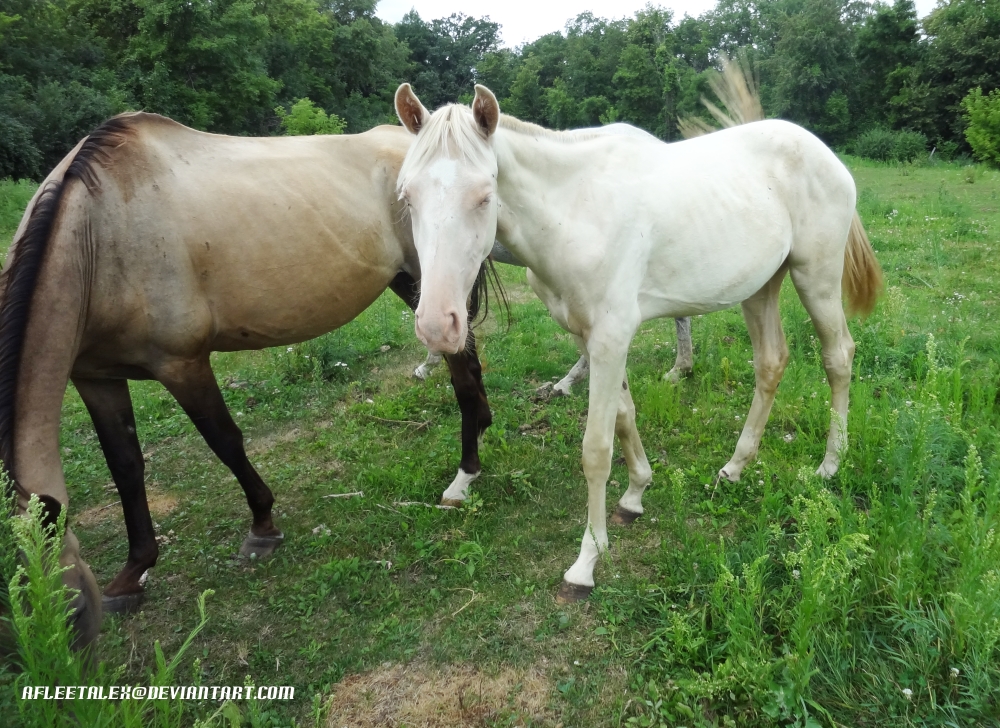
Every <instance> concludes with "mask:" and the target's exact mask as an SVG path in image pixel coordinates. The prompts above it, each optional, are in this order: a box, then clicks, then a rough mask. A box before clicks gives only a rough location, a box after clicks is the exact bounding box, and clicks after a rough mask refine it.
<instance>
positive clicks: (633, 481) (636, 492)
mask: <svg viewBox="0 0 1000 728" xmlns="http://www.w3.org/2000/svg"><path fill="white" fill-rule="evenodd" d="M615 434H616V435H618V441H619V442H620V443H621V446H622V454H623V455H624V456H625V464H626V466H627V467H628V489H627V490H626V491H625V493H624V495H622V497H621V500H620V501H618V507H617V508H615V512H614V514H613V515H612V516H611V522H612V523H616V524H618V525H623V526H628V525H631V524H632V523H634V522H635V520H636V519H637V518H638V517H639V516H641V515H642V513H643V509H642V494H643V493H644V492H645V490H646V487H647V486H648V485H649V483H650V482H651V481H652V480H653V469H652V468H651V467H649V460H647V459H646V452H645V450H643V447H642V441H641V440H640V439H639V430H638V429H637V428H636V426H635V403H633V402H632V393H631V392H630V391H629V388H628V377H627V376H626V378H625V380H624V381H623V382H622V391H621V395H620V396H619V398H618V414H617V416H616V417H615Z"/></svg>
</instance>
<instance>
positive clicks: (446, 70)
mask: <svg viewBox="0 0 1000 728" xmlns="http://www.w3.org/2000/svg"><path fill="white" fill-rule="evenodd" d="M396 37H397V38H399V40H400V41H402V42H403V43H405V44H406V45H407V46H409V48H410V61H411V66H410V71H409V72H410V74H411V76H410V78H409V80H410V81H412V82H413V85H414V86H415V87H416V89H417V91H418V93H419V94H420V97H421V100H422V101H423V103H424V104H425V105H426V106H427V107H428V108H430V109H435V108H437V107H438V106H441V105H443V104H447V103H454V102H455V101H457V100H458V99H459V98H460V97H461V96H463V95H468V94H471V93H472V87H473V84H475V83H476V72H475V69H476V66H477V65H479V64H480V63H481V62H482V61H483V59H484V58H485V57H486V55H487V54H489V53H495V52H497V50H498V49H499V46H500V25H499V24H497V23H494V22H493V21H491V20H490V19H489V18H488V17H485V18H472V17H469V16H467V15H463V14H461V13H458V14H453V15H450V16H449V17H447V18H440V19H438V20H432V21H430V22H429V23H426V22H424V21H423V20H421V18H420V15H418V14H417V12H416V10H411V11H410V12H409V13H407V14H406V15H405V16H403V19H402V20H401V21H400V22H399V23H397V24H396Z"/></svg>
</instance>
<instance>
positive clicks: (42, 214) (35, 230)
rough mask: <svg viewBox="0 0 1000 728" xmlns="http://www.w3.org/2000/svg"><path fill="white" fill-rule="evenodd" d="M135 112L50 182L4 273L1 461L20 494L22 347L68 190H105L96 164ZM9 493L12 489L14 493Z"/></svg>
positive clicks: (99, 134) (128, 128)
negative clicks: (79, 186) (76, 183)
mask: <svg viewBox="0 0 1000 728" xmlns="http://www.w3.org/2000/svg"><path fill="white" fill-rule="evenodd" d="M135 116H136V115H134V114H123V115H120V116H116V117H114V118H112V119H109V120H108V121H106V122H104V123H103V124H101V126H99V127H97V129H95V130H94V131H93V133H91V134H90V136H88V137H87V139H86V141H84V143H83V145H82V146H81V147H80V150H79V151H78V152H77V153H76V156H75V157H74V158H73V161H72V162H71V163H70V165H69V168H68V169H67V170H66V174H65V175H64V176H63V178H62V179H52V180H49V181H48V182H46V183H45V187H44V188H43V189H42V192H41V194H40V195H39V196H38V198H37V200H36V202H35V206H34V208H33V209H32V211H31V216H30V217H29V218H28V224H27V225H26V226H25V228H24V233H23V234H22V235H21V237H20V238H19V239H18V240H15V241H14V244H13V249H14V252H13V253H12V254H11V256H10V264H9V265H8V266H7V268H6V269H5V270H4V271H3V273H2V274H0V291H2V293H0V295H2V300H0V461H2V464H3V467H4V469H5V470H6V471H7V474H8V475H9V476H10V482H11V483H13V484H14V488H16V490H17V492H18V493H19V494H20V495H24V496H27V493H26V492H25V491H24V489H23V488H22V487H21V486H20V485H19V484H17V483H16V481H15V480H14V410H15V406H16V399H17V383H18V373H19V370H20V364H21V349H22V347H23V345H24V335H25V331H26V329H27V325H28V315H29V313H30V310H31V298H32V295H33V294H34V291H35V285H36V283H37V282H38V274H39V272H40V271H41V267H42V262H43V260H44V259H45V253H46V250H47V249H48V244H49V239H50V238H51V236H52V228H53V226H54V224H55V220H56V216H57V215H58V213H59V208H60V203H61V202H62V197H63V192H64V191H65V190H66V185H67V183H68V182H69V181H70V180H71V179H74V178H75V179H78V180H80V181H81V182H83V184H84V185H85V186H86V188H87V190H88V191H89V192H90V193H91V194H94V193H97V192H99V191H100V180H99V179H98V177H97V174H96V171H95V168H94V164H95V163H96V164H98V165H101V166H102V167H106V166H108V165H109V164H110V163H111V152H112V151H113V150H114V149H115V148H116V147H119V146H121V145H122V144H124V143H125V142H126V141H127V139H128V137H129V136H131V133H132V131H133V123H134V122H133V117H135ZM8 494H9V492H8Z"/></svg>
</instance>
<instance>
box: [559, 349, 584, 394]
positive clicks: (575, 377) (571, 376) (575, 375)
mask: <svg viewBox="0 0 1000 728" xmlns="http://www.w3.org/2000/svg"><path fill="white" fill-rule="evenodd" d="M588 374H590V363H589V362H588V361H587V357H586V356H581V357H580V360H579V361H577V363H576V364H574V365H573V368H572V369H570V370H569V372H568V373H567V374H566V376H565V377H563V378H562V379H560V380H559V381H558V382H556V384H555V386H554V387H552V394H554V395H559V396H564V397H568V396H569V393H570V388H571V387H572V386H573V385H574V384H576V383H577V382H579V381H582V380H584V379H586V378H587V375H588Z"/></svg>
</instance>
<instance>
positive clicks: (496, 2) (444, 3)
mask: <svg viewBox="0 0 1000 728" xmlns="http://www.w3.org/2000/svg"><path fill="white" fill-rule="evenodd" d="M648 2H649V0H380V2H379V4H378V8H377V9H376V15H378V16H379V17H380V18H382V19H383V20H386V21H388V22H390V23H396V22H398V21H399V20H400V19H401V18H402V17H403V15H405V14H406V13H408V12H409V11H410V9H411V8H416V10H417V12H418V13H420V17H421V18H423V19H424V20H433V19H434V18H444V17H447V16H449V15H451V14H452V13H465V14H466V15H471V16H473V17H477V18H478V17H482V16H484V15H488V16H490V19H491V20H493V21H494V22H496V23H500V25H501V26H502V27H501V29H500V32H501V34H502V36H503V44H504V45H505V46H508V47H511V48H512V47H514V46H517V45H520V44H521V43H525V42H529V41H533V40H535V39H536V38H538V37H540V36H543V35H545V34H546V33H551V32H553V31H556V30H562V29H563V27H564V26H565V25H566V21H567V20H569V19H571V18H575V17H576V16H577V15H579V14H580V13H582V12H585V11H588V10H589V11H590V12H592V13H593V14H594V15H596V16H597V17H601V18H610V19H614V18H622V17H632V16H633V15H634V14H635V12H636V11H637V10H640V9H642V8H643V7H645V6H646V4H647V3H648ZM653 4H654V5H661V6H663V7H666V8H670V9H671V10H673V11H674V16H675V18H681V17H683V16H684V13H687V14H688V15H692V16H695V17H697V16H698V15H701V14H702V13H703V12H705V11H706V10H710V9H711V8H713V7H715V0H657V1H655V2H654V3H653ZM935 4H936V3H935V0H916V5H917V15H918V16H920V17H921V18H922V17H924V16H925V15H927V13H929V12H930V11H931V10H932V9H933V8H934V5H935Z"/></svg>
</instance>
